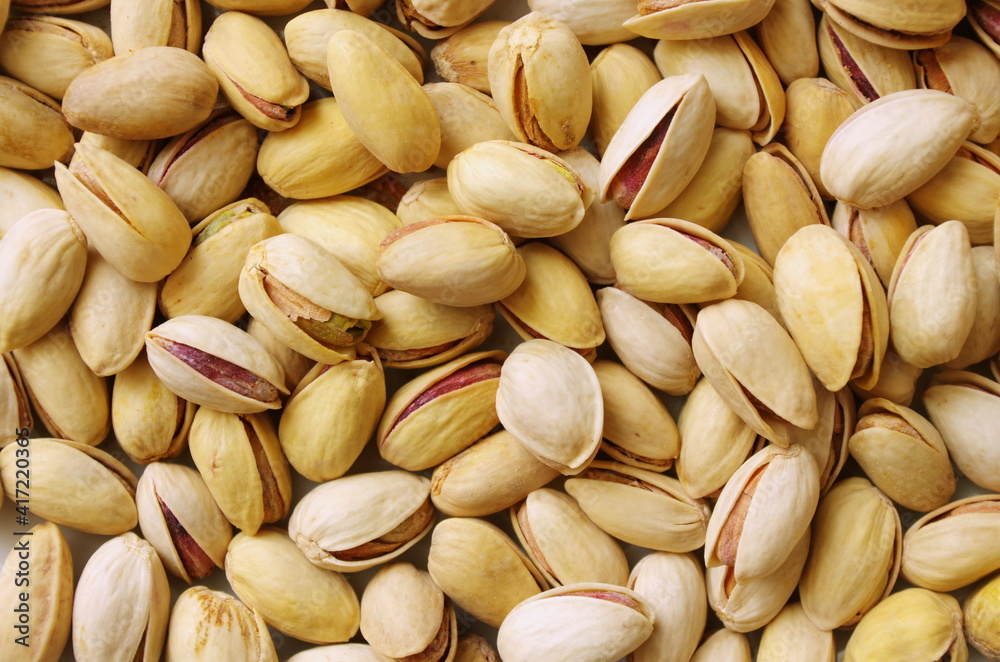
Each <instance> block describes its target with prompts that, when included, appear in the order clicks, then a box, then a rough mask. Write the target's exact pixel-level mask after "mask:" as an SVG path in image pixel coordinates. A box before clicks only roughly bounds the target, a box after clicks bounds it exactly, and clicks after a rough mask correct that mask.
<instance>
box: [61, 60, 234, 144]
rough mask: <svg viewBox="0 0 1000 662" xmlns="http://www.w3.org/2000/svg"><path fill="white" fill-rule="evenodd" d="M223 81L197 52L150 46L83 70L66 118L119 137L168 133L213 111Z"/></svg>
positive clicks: (66, 102)
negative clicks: (220, 81) (220, 80)
mask: <svg viewBox="0 0 1000 662" xmlns="http://www.w3.org/2000/svg"><path fill="white" fill-rule="evenodd" d="M218 91H219V83H218V81H217V80H216V79H215V76H213V75H212V72H211V70H209V68H208V67H207V66H206V65H205V63H204V62H203V61H202V60H201V58H199V57H198V56H197V55H194V54H193V53H189V52H188V51H186V50H184V49H181V48H172V47H170V46H151V47H149V48H143V49H140V50H138V51H135V52H134V53H126V54H124V55H116V56H115V57H112V58H109V59H107V60H104V61H103V62H99V63H98V64H95V65H94V66H92V67H90V68H88V69H86V70H84V71H83V72H82V73H81V74H80V75H78V76H77V77H76V78H74V79H73V82H72V83H70V84H69V87H67V88H66V94H65V96H63V113H64V114H65V115H66V120H67V121H68V122H69V123H70V124H72V125H73V126H75V127H76V128H78V129H82V130H84V131H92V132H94V133H100V134H102V135H107V136H112V137H115V138H126V139H130V140H150V139H155V138H169V137H170V136H176V135H177V134H179V133H184V132H185V131H189V130H191V129H193V128H194V127H196V126H198V125H199V124H201V123H202V122H204V121H205V120H206V119H208V116H209V114H210V113H211V112H212V107H213V106H214V104H215V98H216V95H217V94H218Z"/></svg>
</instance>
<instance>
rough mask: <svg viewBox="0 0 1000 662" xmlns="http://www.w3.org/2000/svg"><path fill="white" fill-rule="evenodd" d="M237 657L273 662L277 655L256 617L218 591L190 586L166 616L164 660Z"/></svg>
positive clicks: (258, 615)
mask: <svg viewBox="0 0 1000 662" xmlns="http://www.w3.org/2000/svg"><path fill="white" fill-rule="evenodd" d="M222 654H224V655H234V656H235V655H240V656H242V657H243V659H246V660H253V661H254V662H277V660H278V654H277V653H276V652H275V650H274V642H272V641H271V635H270V633H269V632H268V631H267V624H266V623H265V622H264V619H263V618H261V617H260V614H259V613H258V612H256V611H254V610H252V609H250V608H249V607H247V606H246V605H244V604H243V603H242V602H240V601H239V600H237V599H236V598H234V597H233V596H231V595H229V594H228V593H222V592H221V591H213V590H211V589H208V588H205V587H204V586H192V587H191V588H189V589H187V590H186V591H184V592H183V593H181V594H180V596H178V598H177V601H176V602H174V608H173V610H172V611H171V612H170V630H169V631H168V633H167V660H168V662H179V661H180V660H190V661H191V662H201V661H202V660H205V661H207V660H215V659H218V658H217V657H216V656H218V655H222Z"/></svg>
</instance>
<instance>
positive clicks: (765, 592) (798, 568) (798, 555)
mask: <svg viewBox="0 0 1000 662" xmlns="http://www.w3.org/2000/svg"><path fill="white" fill-rule="evenodd" d="M809 548H810V543H809V529H808V527H807V528H806V532H805V533H804V534H803V535H802V537H801V538H800V539H799V540H798V541H796V544H795V547H794V548H793V549H792V552H791V554H789V556H788V558H787V559H785V561H784V562H783V563H782V564H781V565H780V566H779V567H778V568H777V569H776V570H775V571H774V572H772V573H770V574H769V575H766V576H764V577H760V578H757V579H754V580H753V581H746V582H740V581H738V580H737V579H736V578H735V577H734V576H733V573H734V571H733V569H732V567H731V566H716V567H714V568H709V569H708V570H707V571H706V572H705V586H706V589H707V593H708V604H709V606H710V607H711V608H712V611H714V612H715V615H716V616H717V617H718V618H719V620H720V621H722V624H723V625H725V626H726V627H727V628H729V629H730V630H733V631H734V632H751V631H753V630H756V629H758V628H762V627H764V626H765V625H767V624H768V623H769V622H770V621H771V620H773V619H774V617H775V616H777V615H778V613H779V612H780V611H781V609H782V608H783V607H784V606H785V604H786V603H787V602H788V599H789V598H790V597H792V593H794V592H795V587H796V585H797V584H798V583H799V577H801V575H802V568H803V566H805V563H806V559H807V557H808V556H809ZM695 657H696V658H697V655H695Z"/></svg>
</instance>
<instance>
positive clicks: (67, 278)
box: [0, 209, 87, 352]
mask: <svg viewBox="0 0 1000 662" xmlns="http://www.w3.org/2000/svg"><path fill="white" fill-rule="evenodd" d="M0 265H2V267H0V309H2V310H3V311H4V314H3V316H2V317H0V352H9V351H11V350H13V349H20V348H21V347H24V346H26V345H29V344H30V343H33V342H35V341H36V340H38V339H39V338H41V337H42V336H44V335H45V334H46V333H48V331H49V330H50V329H52V327H54V326H55V325H56V324H57V323H58V322H59V320H60V319H62V317H63V315H65V314H66V312H67V311H68V310H69V308H70V306H71V305H72V304H73V300H74V298H75V297H76V295H77V292H78V291H79V290H80V285H81V283H82V282H83V280H84V273H85V272H86V269H87V238H86V237H85V236H84V234H83V231H82V230H81V229H80V227H79V226H78V225H77V224H76V222H75V221H74V220H73V219H72V218H70V215H69V214H68V213H66V212H64V211H61V210H57V209H40V210H38V211H34V212H31V213H29V214H28V215H26V216H25V217H24V218H22V219H21V220H20V221H18V222H17V223H16V224H15V225H14V226H13V227H12V228H11V229H10V230H9V231H8V232H7V234H5V235H3V238H2V239H0Z"/></svg>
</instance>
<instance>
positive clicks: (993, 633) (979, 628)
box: [962, 577, 1000, 660]
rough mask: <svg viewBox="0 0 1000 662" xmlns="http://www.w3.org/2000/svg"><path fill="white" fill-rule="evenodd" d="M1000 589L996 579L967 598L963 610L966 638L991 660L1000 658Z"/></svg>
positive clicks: (999, 581)
mask: <svg viewBox="0 0 1000 662" xmlns="http://www.w3.org/2000/svg"><path fill="white" fill-rule="evenodd" d="M998 587H1000V580H998V579H997V578H996V577H994V578H993V579H991V580H989V581H988V582H986V583H985V584H983V585H982V586H980V587H979V588H977V589H976V590H975V591H974V592H973V593H972V594H971V595H969V597H968V598H966V600H965V607H964V608H963V610H962V617H963V621H964V624H965V638H966V639H968V640H969V643H970V644H972V646H973V647H974V648H975V649H976V650H978V651H979V652H980V653H982V654H983V655H985V656H986V658H987V659H990V660H996V659H997V658H1000V618H998V615H1000V611H998V595H997V588H998Z"/></svg>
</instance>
